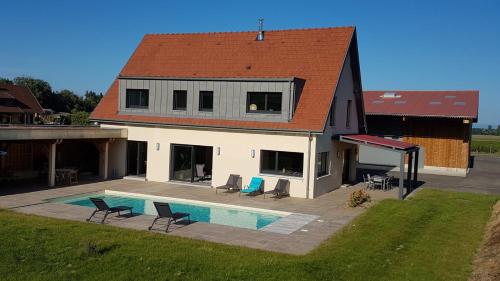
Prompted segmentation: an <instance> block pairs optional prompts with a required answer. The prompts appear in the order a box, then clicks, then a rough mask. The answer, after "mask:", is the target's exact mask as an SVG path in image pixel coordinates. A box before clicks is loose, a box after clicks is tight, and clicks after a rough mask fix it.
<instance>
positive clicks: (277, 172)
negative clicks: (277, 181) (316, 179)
mask: <svg viewBox="0 0 500 281" xmlns="http://www.w3.org/2000/svg"><path fill="white" fill-rule="evenodd" d="M265 153H274V155H275V157H274V158H275V159H274V169H273V170H268V169H266V170H264V169H263V168H262V167H263V166H264V165H263V164H264V155H265ZM280 153H288V154H297V156H298V157H299V158H300V161H301V162H300V165H299V166H301V167H302V170H301V171H300V172H292V173H297V174H289V173H286V172H285V173H283V172H280V169H279V168H278V167H279V164H280V162H279V158H280V156H279V154H280ZM282 157H283V156H282ZM259 172H260V173H261V174H268V175H279V176H283V177H295V178H303V177H304V153H302V152H293V151H278V150H267V149H262V150H261V151H260V167H259Z"/></svg>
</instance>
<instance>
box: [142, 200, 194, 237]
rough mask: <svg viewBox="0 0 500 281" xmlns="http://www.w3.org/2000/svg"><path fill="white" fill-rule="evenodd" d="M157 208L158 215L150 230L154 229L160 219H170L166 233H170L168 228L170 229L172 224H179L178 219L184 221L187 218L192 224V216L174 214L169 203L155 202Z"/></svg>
mask: <svg viewBox="0 0 500 281" xmlns="http://www.w3.org/2000/svg"><path fill="white" fill-rule="evenodd" d="M153 204H154V205H155V208H156V212H158V215H157V216H156V218H155V219H154V221H153V223H152V224H151V226H150V227H148V230H151V229H153V226H154V225H155V223H156V222H157V221H158V220H159V219H164V218H165V219H168V222H167V228H166V229H165V232H168V228H169V227H170V224H171V223H172V222H177V220H178V219H182V218H185V217H187V218H188V222H189V223H191V215H190V214H188V213H180V212H176V213H173V212H172V209H170V205H169V204H168V203H163V202H153Z"/></svg>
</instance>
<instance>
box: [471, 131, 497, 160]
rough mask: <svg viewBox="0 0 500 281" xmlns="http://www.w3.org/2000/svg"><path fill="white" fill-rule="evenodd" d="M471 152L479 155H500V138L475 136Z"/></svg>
mask: <svg viewBox="0 0 500 281" xmlns="http://www.w3.org/2000/svg"><path fill="white" fill-rule="evenodd" d="M471 150H472V151H473V152H478V153H491V154H497V155H500V136H490V135H473V136H472V143H471Z"/></svg>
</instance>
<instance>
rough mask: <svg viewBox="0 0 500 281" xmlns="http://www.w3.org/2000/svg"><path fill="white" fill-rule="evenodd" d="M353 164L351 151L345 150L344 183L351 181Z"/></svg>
mask: <svg viewBox="0 0 500 281" xmlns="http://www.w3.org/2000/svg"><path fill="white" fill-rule="evenodd" d="M350 163H351V150H350V149H346V150H344V164H343V166H342V183H344V182H348V181H349V166H350Z"/></svg>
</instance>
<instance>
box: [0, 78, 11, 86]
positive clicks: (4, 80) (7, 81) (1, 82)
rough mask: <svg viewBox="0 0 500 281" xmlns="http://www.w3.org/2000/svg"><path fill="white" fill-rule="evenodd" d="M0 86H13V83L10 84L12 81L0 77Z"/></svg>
mask: <svg viewBox="0 0 500 281" xmlns="http://www.w3.org/2000/svg"><path fill="white" fill-rule="evenodd" d="M0 84H10V85H12V84H14V82H12V80H10V79H9V78H3V77H0Z"/></svg>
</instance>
